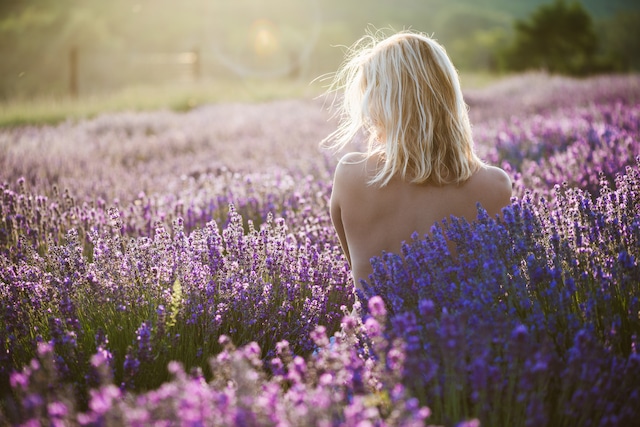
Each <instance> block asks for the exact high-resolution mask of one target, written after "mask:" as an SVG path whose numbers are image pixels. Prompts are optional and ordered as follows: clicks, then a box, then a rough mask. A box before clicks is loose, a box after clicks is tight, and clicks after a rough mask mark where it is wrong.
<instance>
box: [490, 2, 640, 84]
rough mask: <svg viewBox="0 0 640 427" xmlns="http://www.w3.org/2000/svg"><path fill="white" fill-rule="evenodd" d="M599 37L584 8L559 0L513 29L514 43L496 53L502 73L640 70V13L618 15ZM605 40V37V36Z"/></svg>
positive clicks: (517, 22) (573, 73) (574, 72)
mask: <svg viewBox="0 0 640 427" xmlns="http://www.w3.org/2000/svg"><path fill="white" fill-rule="evenodd" d="M603 26H605V27H606V29H607V30H608V31H606V32H603V33H601V34H599V33H598V31H597V29H596V25H595V23H594V21H593V19H592V18H591V16H590V15H589V13H588V12H587V11H586V10H585V9H584V8H583V7H582V5H581V4H580V3H579V2H577V1H573V2H571V3H567V2H565V1H564V0H556V1H555V2H554V3H550V4H545V5H542V6H541V7H539V8H538V9H537V10H535V11H534V13H533V14H532V15H531V16H530V17H529V18H528V19H525V20H517V21H516V22H515V24H514V36H513V40H512V42H511V43H510V44H509V45H508V46H507V47H506V48H504V49H502V50H498V51H496V56H497V64H498V65H499V67H500V68H501V69H504V70H514V71H522V70H527V69H544V70H547V71H549V72H551V73H560V74H568V75H588V74H595V73H604V72H616V71H617V72H619V71H629V70H632V69H636V70H637V69H638V68H639V65H640V63H639V62H638V54H639V53H640V32H639V29H638V28H639V27H640V14H638V12H635V15H634V13H627V12H625V13H624V14H618V15H617V16H615V17H614V18H612V19H611V20H610V21H609V22H608V23H605V24H603ZM603 36H604V37H603Z"/></svg>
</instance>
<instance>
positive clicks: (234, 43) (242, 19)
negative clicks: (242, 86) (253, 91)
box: [205, 0, 322, 78]
mask: <svg viewBox="0 0 640 427" xmlns="http://www.w3.org/2000/svg"><path fill="white" fill-rule="evenodd" d="M318 1H319V0H234V1H219V2H214V1H208V2H207V3H206V5H207V12H206V13H205V16H207V17H209V18H205V19H207V20H208V22H207V25H206V27H205V28H206V34H205V36H206V38H207V40H208V41H209V43H210V44H209V46H210V52H211V53H213V55H214V56H215V59H216V62H217V63H219V64H221V65H223V66H224V67H225V68H227V69H228V70H230V71H232V72H233V73H234V74H236V75H238V76H242V77H251V76H257V77H267V78H269V77H281V76H298V75H300V73H301V72H302V71H301V70H304V68H305V66H306V64H307V63H308V62H309V60H310V59H309V58H310V57H311V52H312V50H313V48H314V46H315V44H316V41H317V39H318V35H319V33H320V26H321V21H322V19H321V16H320V8H319V4H318Z"/></svg>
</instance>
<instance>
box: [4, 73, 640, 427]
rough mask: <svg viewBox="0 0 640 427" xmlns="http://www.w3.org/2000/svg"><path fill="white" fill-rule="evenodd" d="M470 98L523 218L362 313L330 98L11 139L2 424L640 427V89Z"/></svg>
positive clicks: (398, 257) (604, 83) (411, 262)
mask: <svg viewBox="0 0 640 427" xmlns="http://www.w3.org/2000/svg"><path fill="white" fill-rule="evenodd" d="M465 96H466V101H467V103H468V104H469V106H470V113H471V118H472V123H473V124H474V136H475V140H476V144H477V151H478V153H479V154H480V156H481V157H482V158H483V159H485V160H486V161H487V162H488V163H491V164H495V165H498V166H501V167H502V168H504V169H505V170H506V171H507V172H508V173H509V175H510V176H511V178H512V180H513V182H514V198H513V200H512V204H511V205H510V206H509V207H507V208H505V209H504V211H503V215H502V217H501V218H499V219H496V218H489V217H487V215H485V214H484V213H483V212H482V210H479V212H478V217H477V220H476V221H475V222H473V223H466V222H463V221H459V220H456V219H453V218H451V219H447V220H445V221H443V222H442V223H441V224H437V225H436V226H434V228H433V230H432V233H431V234H430V235H428V236H414V239H413V240H412V241H409V242H406V244H405V245H404V246H403V249H402V253H401V254H384V255H382V254H381V257H380V258H376V259H374V260H372V262H373V265H374V273H373V275H372V276H370V279H369V282H368V283H367V284H366V286H365V290H364V292H362V293H360V294H359V295H354V292H353V283H352V281H351V277H350V272H349V267H348V265H347V263H346V260H345V258H344V257H343V255H342V252H341V249H340V247H339V243H338V240H337V236H336V235H335V234H334V231H333V228H332V226H331V220H330V217H329V209H328V201H329V197H330V193H331V177H332V172H333V169H334V167H335V164H336V161H337V158H338V157H337V156H338V154H334V153H330V152H326V151H325V150H323V149H321V148H320V146H319V142H320V141H321V140H322V138H324V137H325V136H326V135H328V134H329V133H330V132H331V131H332V130H333V129H334V127H335V125H336V123H335V121H334V119H333V118H332V117H331V114H330V111H328V109H327V108H328V102H327V100H325V99H313V100H307V99H298V100H282V101H273V102H269V103H261V104H220V105H210V106H204V107H199V108H197V109H194V110H192V111H189V112H186V113H175V112H168V111H156V112H147V113H127V112H122V113H118V114H108V115H103V116H99V117H97V118H94V119H91V120H85V121H80V122H72V121H69V122H66V123H62V124H60V125H57V126H40V127H38V126H26V127H16V128H7V129H3V130H0V191H1V192H2V195H1V197H2V199H1V202H0V322H1V326H2V327H1V328H0V346H1V348H0V401H1V402H2V403H1V405H0V424H11V425H25V426H27V425H28V426H35V425H55V426H67V425H88V426H103V425H109V426H111V425H135V426H142V425H167V426H168V425H184V426H203V425H206V426H229V425H243V426H245V425H246V426H310V425H318V426H354V427H355V426H358V427H366V426H424V425H442V426H456V425H457V426H477V425H484V426H623V425H624V426H629V425H633V423H634V422H637V420H638V419H640V354H638V346H639V345H640V301H639V298H640V76H634V75H630V76H602V77H594V78H590V79H585V80H572V79H567V78H561V77H552V76H548V75H545V74H525V75H521V76H515V77H509V78H505V79H503V80H501V81H498V82H497V83H495V84H493V85H492V86H489V87H487V88H483V89H476V90H473V91H472V90H469V91H467V92H466V93H465ZM355 144H356V145H357V144H358V142H357V141H356V142H355ZM445 239H449V240H450V241H453V242H454V243H455V246H456V255H455V256H454V255H452V254H451V253H450V252H449V248H448V246H447V243H446V240H445Z"/></svg>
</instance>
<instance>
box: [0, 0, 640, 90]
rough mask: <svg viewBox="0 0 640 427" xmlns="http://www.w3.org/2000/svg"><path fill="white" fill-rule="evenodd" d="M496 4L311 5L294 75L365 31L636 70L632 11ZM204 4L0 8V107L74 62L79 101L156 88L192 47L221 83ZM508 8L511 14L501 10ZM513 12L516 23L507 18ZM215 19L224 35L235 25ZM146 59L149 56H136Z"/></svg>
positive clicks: (320, 63)
mask: <svg viewBox="0 0 640 427" xmlns="http://www.w3.org/2000/svg"><path fill="white" fill-rule="evenodd" d="M247 1H249V0H247ZM257 1H258V0H256V2H257ZM273 1H274V2H275V1H276V0H273ZM289 1H292V0H289ZM300 1H302V0H300ZM505 1H506V0H482V1H481V0H459V1H456V2H451V1H448V0H432V1H431V2H429V7H427V6H426V5H425V4H426V2H424V0H396V1H394V2H393V3H392V2H370V1H369V0H350V1H349V2H344V0H323V1H322V2H321V3H322V7H323V8H324V15H323V17H322V18H323V22H322V30H321V34H320V36H319V39H318V41H317V42H316V43H315V46H314V50H313V51H312V53H311V55H310V56H309V60H308V63H306V64H305V68H304V71H305V73H306V74H305V75H304V76H302V78H308V79H309V80H311V79H313V78H315V77H317V76H320V75H323V74H325V73H329V72H331V71H334V70H335V69H336V67H337V66H338V65H339V63H340V62H341V61H342V59H343V54H344V52H343V50H342V49H341V48H339V46H343V45H349V44H351V43H352V42H353V41H355V40H356V38H358V37H359V36H361V35H362V33H363V30H364V28H365V27H366V26H367V23H371V24H373V25H374V26H376V27H378V28H380V27H385V26H387V27H388V26H392V27H394V28H396V29H401V28H412V29H416V30H420V31H424V32H427V33H430V34H433V35H434V36H435V37H436V38H437V39H438V40H439V41H440V42H442V43H443V44H444V45H445V47H446V49H447V52H448V53H449V54H450V55H451V57H452V59H453V61H454V63H455V65H456V66H457V67H458V68H459V69H461V70H462V71H489V72H512V71H522V70H529V69H544V70H547V71H549V72H551V73H563V74H570V75H589V74H596V73H609V72H628V71H640V55H639V53H640V7H639V6H634V5H633V4H632V3H629V2H627V3H625V5H626V6H625V7H626V9H625V10H623V11H621V12H618V13H617V14H614V15H612V14H607V15H602V16H599V17H598V19H597V20H595V19H594V18H593V17H592V16H591V15H590V13H589V12H588V11H587V10H586V9H585V7H584V6H583V4H587V3H588V4H589V5H590V6H591V7H592V10H594V9H593V4H592V3H593V2H588V1H587V0H583V2H582V3H581V2H578V1H575V0H566V1H565V0H548V1H549V2H548V3H541V4H540V6H538V8H537V9H535V10H534V11H533V12H531V13H530V14H529V15H528V16H527V15H525V13H527V12H526V10H530V9H525V8H524V6H523V4H518V5H516V6H517V11H518V13H519V15H516V14H514V11H515V10H516V9H514V8H516V6H513V4H512V3H505ZM621 1H622V0H621ZM212 4H214V2H211V0H188V1H187V0H184V1H183V2H180V3H177V2H175V1H174V0H138V1H136V2H131V1H130V0H110V1H108V2H107V1H104V0H1V1H0V57H1V58H2V59H1V60H0V100H3V99H12V98H16V97H30V96H34V95H42V94H45V95H66V94H69V93H70V92H72V91H73V85H72V84H70V81H73V80H70V74H72V71H73V66H74V64H75V66H76V68H77V80H78V81H79V91H80V93H88V92H91V91H95V92H100V91H111V90H114V89H117V88H120V87H123V86H127V85H132V84H136V83H141V82H144V83H145V84H148V83H153V82H156V81H159V82H162V81H164V80H163V79H171V78H174V76H176V75H182V74H184V73H185V72H187V73H188V72H189V69H188V68H185V67H184V66H183V65H179V64H178V65H171V64H168V63H163V64H160V63H159V61H156V59H154V58H158V57H160V56H162V55H170V54H171V55H173V54H176V53H180V52H190V51H193V50H194V49H198V51H199V53H200V54H199V59H200V60H201V61H202V62H201V63H199V65H200V66H201V74H202V76H203V78H222V77H228V76H231V77H233V71H231V70H228V69H226V68H225V66H224V65H223V64H220V63H219V62H220V61H217V60H216V59H215V57H214V54H213V50H212V48H211V46H212V44H213V42H214V41H215V39H216V38H215V37H213V36H212V34H214V33H213V31H212V30H215V29H216V25H218V26H219V24H220V22H216V21H215V19H214V18H215V16H214V14H212V13H211V12H207V10H210V9H211V5H212ZM215 4H229V5H231V4H235V2H233V3H232V2H227V3H225V2H216V3H215ZM508 5H511V6H513V7H512V8H511V9H507V8H506V6H508ZM278 13H279V14H280V18H281V19H282V20H283V21H287V22H298V21H299V20H300V17H299V16H298V15H296V13H295V12H294V11H291V10H288V9H283V10H282V11H279V12H278ZM514 16H520V18H519V19H516V20H515V21H514ZM227 21H229V22H231V24H229V25H230V28H235V27H238V26H237V25H235V23H234V22H233V20H229V19H228V20H227ZM234 25H235V27H234ZM234 31H236V30H234ZM237 32H238V33H237V34H236V33H234V34H232V36H233V37H234V38H235V39H237V40H239V41H241V40H244V39H243V37H245V36H246V35H245V34H241V29H237ZM283 37H287V36H286V35H284V36H283ZM74 49H75V50H74ZM73 52H77V55H76V57H75V59H74V56H73ZM149 55H152V59H153V60H146V59H145V58H148V57H149ZM153 55H155V56H153ZM199 70H200V69H199ZM225 72H226V74H225ZM180 73H182V74H180Z"/></svg>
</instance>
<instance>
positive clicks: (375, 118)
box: [323, 30, 482, 186]
mask: <svg viewBox="0 0 640 427" xmlns="http://www.w3.org/2000/svg"><path fill="white" fill-rule="evenodd" d="M329 92H334V93H341V94H342V96H341V97H339V96H336V97H335V98H334V106H335V103H336V101H338V102H339V105H338V108H337V111H336V114H337V115H338V116H339V125H338V127H337V129H336V130H335V131H334V132H333V133H331V134H330V135H329V136H328V137H327V138H325V139H324V140H323V145H325V146H327V147H329V148H333V149H336V150H340V149H342V148H344V147H345V146H346V145H347V144H348V143H349V142H350V141H351V140H352V139H353V138H354V137H355V136H356V135H357V134H358V133H359V132H360V131H364V132H365V135H366V136H367V137H368V144H367V147H368V149H367V153H366V154H367V156H366V157H367V158H371V157H373V158H376V159H377V160H378V161H380V162H381V164H380V165H379V167H378V168H377V172H376V174H375V176H374V177H373V178H372V179H371V181H370V182H369V183H370V184H371V185H374V184H378V185H380V186H384V185H386V184H388V183H389V181H390V180H391V178H392V177H394V176H399V177H400V178H402V179H403V180H405V181H409V182H412V183H426V182H429V183H433V184H436V185H443V184H451V183H456V184H459V183H461V182H464V181H465V180H467V179H468V178H469V177H471V175H472V174H473V173H474V172H476V171H477V170H478V169H479V168H480V167H481V165H482V161H481V160H480V159H479V158H478V157H477V155H476V154H475V151H474V147H473V139H472V134H471V124H470V122H469V115H468V110H467V105H466V104H465V103H464V100H463V96H462V90H461V89H460V82H459V78H458V73H457V71H456V69H455V68H454V66H453V64H452V63H451V60H450V59H449V57H448V56H447V53H446V51H445V49H444V48H443V47H442V46H441V45H440V44H439V43H438V42H436V41H435V40H434V39H433V38H431V37H429V36H427V35H425V34H422V33H417V32H412V31H408V30H405V31H401V32H398V33H395V34H393V35H391V36H389V37H385V36H384V35H383V34H382V32H380V31H378V32H376V33H372V32H369V33H367V34H366V35H365V36H364V37H362V38H361V39H360V40H358V41H357V42H356V43H355V44H354V45H353V46H351V47H350V48H349V50H348V52H347V55H346V59H345V61H344V63H343V64H342V66H341V67H340V68H339V69H338V71H336V73H335V74H334V76H333V81H332V83H331V85H330V87H329ZM365 160H366V159H365Z"/></svg>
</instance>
